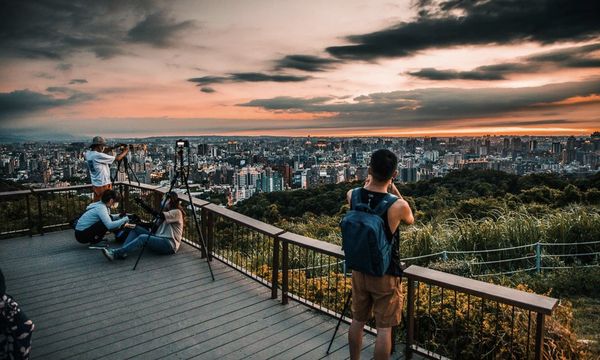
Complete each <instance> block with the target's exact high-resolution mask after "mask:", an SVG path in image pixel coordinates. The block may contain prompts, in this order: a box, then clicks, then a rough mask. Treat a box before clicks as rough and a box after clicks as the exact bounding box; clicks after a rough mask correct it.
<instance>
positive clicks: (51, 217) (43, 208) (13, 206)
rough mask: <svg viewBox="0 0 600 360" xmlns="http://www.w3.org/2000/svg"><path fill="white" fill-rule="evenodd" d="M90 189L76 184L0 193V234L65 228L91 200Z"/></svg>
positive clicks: (40, 232)
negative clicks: (0, 221) (0, 217)
mask: <svg viewBox="0 0 600 360" xmlns="http://www.w3.org/2000/svg"><path fill="white" fill-rule="evenodd" d="M90 189H91V185H79V186H70V187H61V188H47V189H34V190H20V191H10V192H3V193H0V208H1V216H2V223H1V225H0V237H9V236H14V235H17V234H29V235H33V234H42V235H43V234H44V233H45V232H47V231H48V230H52V229H61V228H65V227H66V226H68V225H69V221H70V220H71V219H72V218H74V217H75V216H77V215H79V214H80V213H81V212H83V211H84V210H85V207H86V206H87V205H89V203H90V202H91V199H92V195H91V192H90Z"/></svg>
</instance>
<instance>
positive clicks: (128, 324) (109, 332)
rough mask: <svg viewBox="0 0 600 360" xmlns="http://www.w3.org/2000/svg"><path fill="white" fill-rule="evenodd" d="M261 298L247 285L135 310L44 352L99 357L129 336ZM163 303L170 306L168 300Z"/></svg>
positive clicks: (124, 344) (120, 345)
mask: <svg viewBox="0 0 600 360" xmlns="http://www.w3.org/2000/svg"><path fill="white" fill-rule="evenodd" d="M119 300H125V299H119ZM165 300H168V299H165ZM260 301H261V299H259V298H257V297H256V296H253V294H248V293H247V288H246V287H243V288H239V287H238V288H233V289H228V290H227V291H226V292H223V293H218V294H207V296H205V297H203V298H201V299H194V301H189V302H187V303H185V304H182V305H180V306H169V307H168V308H166V309H164V310H163V311H160V312H157V313H154V314H150V315H146V314H144V313H135V315H137V316H134V317H132V318H131V319H129V320H128V321H125V322H119V323H113V324H112V326H107V327H103V328H101V329H97V330H96V331H92V332H89V333H86V334H82V335H79V336H75V337H71V338H68V339H65V340H64V341H60V342H57V343H52V344H49V345H48V346H47V349H46V350H47V351H46V352H44V355H45V356H48V357H50V356H52V357H55V356H57V354H69V356H68V357H67V358H73V359H82V358H85V354H93V357H94V358H98V357H101V356H103V355H105V354H106V353H109V352H112V351H115V350H119V349H121V348H123V347H127V346H131V345H132V344H133V343H134V342H135V341H134V340H132V339H133V338H135V337H136V336H138V335H140V334H143V333H146V332H153V331H157V329H160V328H164V327H167V326H170V325H171V326H180V325H181V324H185V323H187V322H189V321H191V322H195V321H199V320H200V319H202V318H203V317H206V316H215V314H216V315H219V314H220V312H219V311H222V309H226V308H227V306H230V305H234V304H235V305H237V306H244V305H249V304H253V303H257V302H260ZM165 302H166V303H167V304H168V305H171V304H170V303H169V301H165ZM125 306H126V305H125ZM215 309H217V310H216V311H215ZM128 344H129V345H128Z"/></svg>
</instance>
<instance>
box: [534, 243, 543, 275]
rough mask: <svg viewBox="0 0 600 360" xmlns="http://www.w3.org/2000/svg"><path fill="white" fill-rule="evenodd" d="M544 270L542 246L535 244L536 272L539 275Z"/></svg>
mask: <svg viewBox="0 0 600 360" xmlns="http://www.w3.org/2000/svg"><path fill="white" fill-rule="evenodd" d="M541 270H542V244H540V242H539V241H538V242H537V243H535V271H536V272H537V273H539V272H540V271H541Z"/></svg>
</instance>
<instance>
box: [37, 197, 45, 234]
mask: <svg viewBox="0 0 600 360" xmlns="http://www.w3.org/2000/svg"><path fill="white" fill-rule="evenodd" d="M36 196H37V205H38V231H39V232H40V235H44V218H43V217H42V196H41V195H40V194H39V193H37V194H36Z"/></svg>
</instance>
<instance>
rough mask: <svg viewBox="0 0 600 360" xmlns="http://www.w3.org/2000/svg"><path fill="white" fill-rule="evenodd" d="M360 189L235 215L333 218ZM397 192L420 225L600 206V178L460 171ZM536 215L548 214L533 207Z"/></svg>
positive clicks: (288, 194)
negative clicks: (520, 209) (521, 210)
mask: <svg viewBox="0 0 600 360" xmlns="http://www.w3.org/2000/svg"><path fill="white" fill-rule="evenodd" d="M360 185H361V183H360V182H352V183H350V182H348V183H340V184H335V185H325V186H320V187H317V188H313V189H306V190H295V191H285V192H272V193H259V194H255V195H254V196H252V197H251V198H250V199H247V200H245V201H243V202H240V203H238V204H237V205H236V206H235V207H234V210H236V211H239V212H241V213H243V214H246V215H248V216H251V217H253V218H256V219H261V220H265V221H267V222H278V221H279V220H281V219H282V218H283V219H289V218H296V217H301V216H303V215H304V214H305V213H313V214H315V215H329V216H333V215H337V214H340V213H341V212H344V211H345V208H347V206H346V205H345V198H346V192H347V191H348V190H349V189H352V188H354V187H357V186H360ZM398 188H399V190H400V192H401V193H402V195H403V196H404V197H405V198H406V199H407V201H408V202H409V203H410V204H411V206H412V207H413V210H415V211H417V215H418V216H419V217H420V220H421V221H427V220H431V219H433V218H439V217H448V216H469V217H473V218H482V217H486V216H493V215H494V213H495V212H498V211H501V210H504V209H511V208H514V207H516V206H519V205H522V204H528V205H547V207H550V208H555V207H559V206H564V205H566V204H569V203H585V204H592V205H594V204H600V173H599V174H595V175H593V176H589V177H584V178H582V177H569V176H564V175H559V174H532V175H525V176H519V175H513V174H508V173H505V172H501V171H494V170H459V171H452V172H450V173H449V174H448V175H446V176H444V177H441V178H434V179H431V180H424V181H419V182H416V183H409V184H400V185H398ZM546 210H548V209H546ZM531 211H544V209H543V208H540V207H537V208H536V207H535V206H531Z"/></svg>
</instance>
